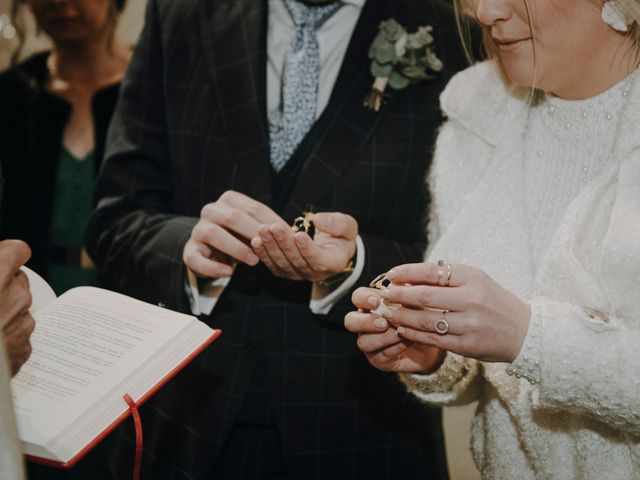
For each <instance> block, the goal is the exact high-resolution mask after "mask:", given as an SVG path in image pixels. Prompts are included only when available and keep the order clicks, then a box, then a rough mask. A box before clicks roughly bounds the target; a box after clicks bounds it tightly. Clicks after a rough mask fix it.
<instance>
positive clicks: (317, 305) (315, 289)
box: [309, 235, 365, 315]
mask: <svg viewBox="0 0 640 480" xmlns="http://www.w3.org/2000/svg"><path fill="white" fill-rule="evenodd" d="M364 252H365V250H364V242H363V241H362V238H360V235H358V237H357V238H356V264H355V266H354V268H353V272H351V274H350V275H349V276H348V277H347V278H346V279H345V280H344V282H342V283H341V284H340V285H338V286H336V287H328V286H326V285H320V284H319V283H314V284H313V285H312V287H311V300H310V301H309V308H310V309H311V311H312V312H313V313H315V314H316V315H327V314H328V313H329V312H330V311H331V309H332V308H333V306H334V305H335V304H336V303H338V301H339V300H340V299H341V298H342V297H344V296H345V294H346V293H347V292H348V291H349V290H350V289H351V287H353V285H355V283H356V282H357V281H358V278H360V275H361V274H362V271H363V270H364Z"/></svg>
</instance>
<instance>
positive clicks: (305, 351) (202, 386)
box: [87, 0, 465, 479]
mask: <svg viewBox="0 0 640 480" xmlns="http://www.w3.org/2000/svg"><path fill="white" fill-rule="evenodd" d="M267 13H268V8H267V1H266V0H151V1H150V2H149V7H148V11H147V19H146V25H145V29H144V32H143V34H142V37H141V39H140V42H139V44H138V46H137V48H136V50H135V54H134V57H133V60H132V62H131V65H130V68H129V71H128V73H127V76H126V79H125V81H124V83H123V87H122V93H121V98H120V101H119V105H118V107H117V109H116V113H115V117H114V121H113V123H112V127H111V131H110V136H109V141H108V147H107V158H106V162H105V165H104V167H103V169H102V172H101V175H100V178H99V182H98V186H97V192H98V193H97V195H98V199H99V207H98V209H97V211H96V213H95V215H94V217H93V219H92V222H91V225H90V227H89V231H88V236H87V243H88V247H89V249H90V252H91V254H92V256H93V258H94V259H95V261H96V263H97V265H98V266H99V268H100V269H101V271H102V274H103V276H104V279H105V280H106V281H107V282H108V283H109V284H110V285H112V286H113V287H114V288H116V289H118V290H122V291H124V292H126V293H128V294H130V295H134V296H137V297H139V298H142V299H144V300H147V301H150V302H154V303H162V304H164V305H166V306H167V307H169V308H172V309H176V310H180V311H184V312H188V311H189V305H188V301H187V298H186V295H185V290H184V281H185V268H184V265H183V263H182V250H183V247H184V244H185V242H186V241H187V239H188V238H189V235H190V232H191V229H192V227H193V226H194V225H195V223H196V220H197V217H198V216H199V213H200V210H201V208H202V207H203V206H204V205H205V204H207V203H209V202H212V201H215V200H216V199H217V198H218V197H219V196H220V195H221V194H222V193H223V192H224V191H226V190H229V189H233V190H237V191H241V192H244V193H246V194H248V195H250V196H251V197H253V198H255V199H257V200H259V201H262V202H264V203H266V204H269V205H275V208H277V210H278V211H279V213H280V214H281V215H282V216H283V217H284V218H285V220H287V221H291V220H292V219H293V218H294V217H295V216H297V215H299V214H300V212H301V211H302V210H304V209H305V208H306V207H307V206H309V205H313V207H314V209H315V211H342V212H346V213H349V214H351V215H353V216H354V217H355V218H356V219H357V220H358V222H359V225H360V231H361V236H362V238H363V240H364V243H365V246H366V263H365V267H364V273H363V274H362V277H361V279H360V282H358V283H359V284H363V283H368V281H369V280H370V279H371V278H373V277H374V276H375V275H377V274H378V273H380V272H384V271H386V270H388V269H389V268H390V267H392V266H394V265H397V264H400V263H404V262H415V261H419V260H420V259H421V256H422V252H423V250H424V248H425V243H426V240H425V234H424V216H425V211H426V205H427V193H426V188H425V182H424V179H425V174H426V171H427V167H428V164H429V158H430V154H431V148H432V145H433V140H434V137H435V133H436V130H437V128H438V126H439V124H440V123H441V114H440V111H439V108H438V96H439V94H440V92H441V91H442V89H443V87H444V85H445V83H446V81H447V79H448V78H449V77H450V76H451V74H452V73H454V72H455V71H456V70H458V69H461V68H463V67H464V66H465V60H464V57H463V54H462V53H461V48H460V46H459V41H458V37H457V34H456V33H455V24H454V20H453V15H452V12H451V10H450V8H449V7H448V6H446V5H445V4H441V3H439V1H438V0H369V1H368V2H367V3H366V5H365V7H364V9H363V11H362V14H361V17H360V19H359V21H358V24H357V26H356V29H355V31H354V33H353V36H352V39H351V42H350V45H349V47H348V51H347V54H346V57H345V60H344V64H343V67H342V70H341V72H340V74H339V77H338V79H337V82H336V85H335V88H334V90H333V94H332V97H331V100H330V102H329V105H328V106H327V108H326V110H325V111H324V113H323V115H322V116H321V118H320V119H319V120H318V121H317V122H316V124H315V126H314V127H313V129H312V130H311V132H310V133H309V134H308V135H307V138H306V139H305V141H304V142H303V144H302V145H301V146H300V148H299V149H298V151H297V153H296V154H295V155H294V158H293V159H292V161H291V165H294V167H292V168H291V169H290V171H289V172H288V173H287V174H285V177H283V178H280V179H279V182H276V183H275V184H277V185H278V191H276V192H274V191H273V187H272V186H273V184H274V183H273V177H272V173H271V170H270V164H269V146H268V129H267V120H266V118H267V115H266V79H265V78H266V25H267V23H266V20H267ZM391 17H393V18H396V19H397V20H398V21H399V22H400V23H401V24H404V25H406V26H407V27H408V29H410V30H413V29H415V28H417V27H418V26H420V25H425V24H430V25H432V26H433V27H434V33H435V37H436V43H437V51H438V54H439V56H440V58H441V59H442V60H443V62H444V65H445V71H444V72H443V74H441V75H439V76H438V77H437V79H436V80H433V81H431V82H425V83H422V84H419V85H415V86H412V87H409V88H407V89H406V90H403V91H390V92H389V98H388V103H387V105H386V106H384V107H383V108H382V110H381V111H380V112H373V111H370V110H368V109H366V108H365V107H363V105H362V100H363V98H364V96H365V95H366V94H367V92H368V91H369V89H370V88H371V85H372V82H373V78H372V76H371V74H370V73H369V59H368V58H367V51H368V48H369V45H370V43H371V42H372V40H373V39H374V37H375V35H376V33H377V26H378V24H379V22H380V21H382V20H386V19H388V18H391ZM283 192H285V193H286V194H283ZM236 277H237V278H236ZM309 291H310V286H309V284H307V283H301V282H298V283H295V282H287V281H284V280H278V279H276V278H275V277H271V276H269V275H268V273H267V272H266V271H265V270H264V269H260V268H253V269H251V268H244V269H240V271H239V272H237V274H236V276H235V277H234V280H233V282H232V284H231V286H230V287H229V288H228V289H227V290H226V291H225V293H224V295H223V297H222V299H221V300H220V302H219V303H218V305H217V306H216V308H215V310H214V312H213V314H212V315H211V316H209V317H203V318H202V320H203V321H205V322H207V323H209V324H211V325H213V326H215V327H218V328H222V329H223V330H224V333H223V335H222V337H221V338H220V339H219V340H218V341H217V342H216V343H215V344H214V345H212V346H211V347H210V348H209V349H208V350H207V351H206V352H204V353H203V354H202V355H200V356H199V357H198V358H197V359H196V361H194V362H193V363H192V364H191V365H190V366H189V367H187V368H186V369H185V370H184V371H183V372H182V373H181V374H179V375H178V376H177V377H176V378H175V379H174V380H173V381H172V382H170V383H169V384H168V385H167V386H166V387H165V388H164V389H162V390H161V391H160V392H159V393H158V394H157V395H156V396H155V397H154V398H153V399H152V400H151V401H150V402H149V404H147V405H146V406H145V407H144V408H143V422H144V427H145V455H144V458H143V460H144V463H143V476H144V477H145V478H153V479H159V478H171V479H202V478H207V476H208V474H209V472H210V471H211V468H212V465H213V464H214V462H215V460H216V458H217V456H218V454H219V452H220V448H221V446H222V445H223V444H224V441H225V438H226V437H227V435H228V433H229V431H230V429H231V427H232V426H233V424H234V420H235V418H236V415H237V412H238V409H239V408H240V405H241V403H242V400H243V398H244V396H245V394H246V391H247V388H248V385H249V382H250V380H251V377H252V374H253V372H254V370H255V366H256V363H257V362H266V367H267V370H268V376H269V388H270V392H271V400H272V404H273V406H274V410H275V418H276V422H277V425H278V429H279V432H280V434H281V437H282V443H283V448H284V454H285V459H286V462H287V466H288V468H289V472H290V475H291V478H296V479H302V478H315V479H324V478H336V479H343V478H354V479H355V478H371V479H373V478H376V479H377V478H394V479H397V478H421V479H426V478H439V479H440V478H446V476H447V473H446V461H445V457H444V451H443V448H444V447H443V439H442V431H441V425H440V413H439V411H437V410H432V409H428V408H426V407H424V406H423V405H419V404H418V403H417V401H416V400H414V399H413V398H411V397H409V396H408V395H406V394H405V393H404V391H403V389H402V387H401V385H400V384H399V381H398V379H397V377H396V376H395V375H393V374H387V373H383V372H379V371H377V370H375V369H374V368H372V367H370V366H369V365H368V363H367V362H366V360H365V359H364V357H363V355H362V354H361V353H360V352H359V351H358V349H357V347H356V342H355V341H356V339H355V337H354V336H353V335H351V334H349V333H348V332H347V331H346V330H345V329H344V327H343V324H342V322H343V316H344V314H345V313H346V312H347V311H349V310H350V309H352V307H351V306H350V302H349V296H347V297H345V298H344V299H343V300H342V301H341V302H340V303H339V304H338V305H336V307H334V309H333V311H332V312H331V314H330V315H328V316H316V315H313V314H312V313H311V312H310V311H309V308H308V300H309ZM128 435H129V434H128V433H126V432H125V434H124V435H123V439H122V440H121V441H122V442H123V445H125V446H127V447H128V445H127V442H131V441H132V438H133V437H131V436H128ZM125 451H126V455H124V454H123V455H121V456H120V457H119V458H118V459H117V461H116V465H115V468H116V471H117V472H118V473H119V474H120V476H121V478H126V477H127V476H128V475H130V470H127V465H130V463H129V462H130V459H131V455H130V453H131V452H130V450H129V449H128V448H125V449H123V452H125Z"/></svg>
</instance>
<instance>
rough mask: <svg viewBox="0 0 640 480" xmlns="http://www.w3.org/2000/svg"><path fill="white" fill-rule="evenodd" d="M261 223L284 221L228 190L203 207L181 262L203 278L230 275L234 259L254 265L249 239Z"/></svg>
mask: <svg viewBox="0 0 640 480" xmlns="http://www.w3.org/2000/svg"><path fill="white" fill-rule="evenodd" d="M263 224H273V225H281V226H283V227H284V228H288V225H287V224H286V223H285V221H284V220H283V219H282V218H280V217H279V216H278V215H277V214H276V213H275V212H274V211H273V210H271V209H270V208H269V207H267V206H266V205H264V204H263V203H260V202H257V201H256V200H253V199H252V198H250V197H247V196H246V195H244V194H242V193H239V192H234V191H232V190H228V191H226V192H224V193H223V194H222V195H221V196H220V198H218V200H216V201H215V202H212V203H209V204H207V205H205V206H204V207H203V208H202V211H201V212H200V220H199V221H198V223H197V224H196V226H195V227H193V230H192V231H191V237H190V238H189V240H188V241H187V244H186V245H185V247H184V251H183V254H182V258H183V261H184V264H185V265H186V266H187V267H188V268H189V269H191V270H192V271H193V272H194V273H195V274H196V275H198V276H200V277H205V278H221V277H228V276H231V274H232V273H233V269H232V265H233V263H235V261H238V262H242V263H246V264H247V265H251V266H253V265H256V264H257V263H258V262H259V258H258V257H257V256H256V255H255V253H254V252H253V251H252V250H251V247H250V246H249V242H250V241H251V239H252V238H254V237H255V236H257V235H258V228H259V227H260V225H263Z"/></svg>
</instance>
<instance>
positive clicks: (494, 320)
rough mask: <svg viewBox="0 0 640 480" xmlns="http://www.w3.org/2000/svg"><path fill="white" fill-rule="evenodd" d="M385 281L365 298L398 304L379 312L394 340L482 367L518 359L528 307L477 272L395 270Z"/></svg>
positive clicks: (422, 267) (428, 267) (459, 268)
mask: <svg viewBox="0 0 640 480" xmlns="http://www.w3.org/2000/svg"><path fill="white" fill-rule="evenodd" d="M387 278H388V279H389V280H391V282H392V284H391V285H390V286H389V287H388V288H386V289H384V290H382V291H378V292H379V293H377V292H376V293H372V294H371V295H372V296H374V297H376V298H377V299H378V300H377V301H380V299H384V302H385V303H387V304H398V306H397V307H392V308H386V309H385V310H384V311H383V312H382V317H384V318H385V319H386V320H387V321H388V322H389V323H391V324H393V325H395V326H396V328H397V334H398V337H399V338H398V340H401V339H402V340H408V341H410V342H415V343H418V344H421V345H427V346H431V347H436V348H439V349H442V350H448V351H450V352H454V353H458V354H460V355H463V356H465V357H472V358H477V359H479V360H483V361H488V362H511V361H513V360H515V358H516V357H517V356H518V353H519V352H520V349H521V347H522V343H523V341H524V338H525V336H526V333H527V328H528V325H529V317H530V315H531V312H530V307H529V305H528V304H527V303H525V302H523V301H521V300H520V299H518V298H517V297H515V296H514V295H512V294H511V293H509V292H508V291H507V290H505V289H504V288H502V287H501V286H500V285H499V284H498V283H497V282H496V281H495V280H493V278H491V277H490V276H489V275H488V274H486V273H485V272H483V271H482V270H479V269H477V268H474V267H470V266H467V265H447V264H442V265H440V264H434V263H419V264H407V265H401V266H398V267H395V268H394V269H393V270H391V271H390V272H389V273H388V274H387ZM447 278H448V280H447ZM436 327H438V329H439V330H440V333H437V328H436Z"/></svg>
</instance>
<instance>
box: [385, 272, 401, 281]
mask: <svg viewBox="0 0 640 480" xmlns="http://www.w3.org/2000/svg"><path fill="white" fill-rule="evenodd" d="M385 277H387V278H388V279H389V280H391V281H394V280H395V279H396V278H398V272H396V271H395V270H389V271H388V272H387V273H386V274H385Z"/></svg>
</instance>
